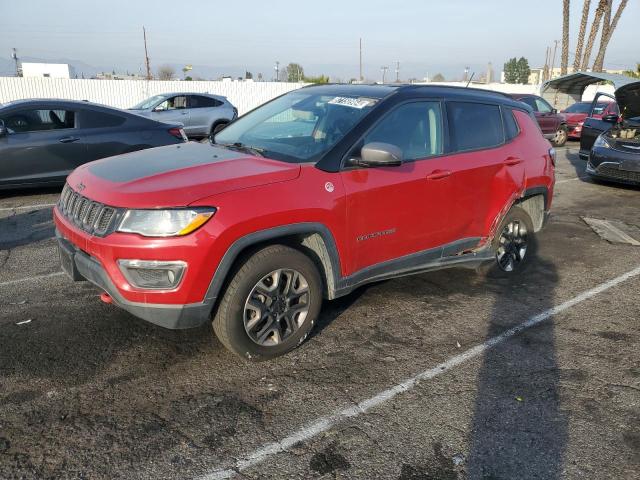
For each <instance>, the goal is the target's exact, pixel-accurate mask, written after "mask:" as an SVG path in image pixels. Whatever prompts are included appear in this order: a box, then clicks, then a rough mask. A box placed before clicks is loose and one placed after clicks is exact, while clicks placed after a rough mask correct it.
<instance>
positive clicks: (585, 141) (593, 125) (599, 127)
mask: <svg viewBox="0 0 640 480" xmlns="http://www.w3.org/2000/svg"><path fill="white" fill-rule="evenodd" d="M602 97H608V98H611V99H612V100H613V101H614V102H615V97H613V96H611V95H609V94H608V93H601V92H600V93H596V96H595V98H594V99H593V102H591V108H590V109H589V114H588V116H587V118H586V119H585V120H584V124H583V125H582V134H581V135H580V156H581V157H586V156H588V155H589V152H590V151H591V147H593V143H594V142H595V141H596V138H598V136H599V135H600V134H601V133H602V132H606V131H607V130H609V129H610V128H611V127H612V126H613V123H611V122H605V121H604V120H602V116H601V115H599V117H594V116H593V114H594V110H596V106H597V105H598V102H602V101H603V98H602ZM616 108H617V104H616Z"/></svg>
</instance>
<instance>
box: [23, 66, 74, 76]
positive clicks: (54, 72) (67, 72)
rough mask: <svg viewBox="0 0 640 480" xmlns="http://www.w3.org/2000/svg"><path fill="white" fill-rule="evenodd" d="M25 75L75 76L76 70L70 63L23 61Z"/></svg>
mask: <svg viewBox="0 0 640 480" xmlns="http://www.w3.org/2000/svg"><path fill="white" fill-rule="evenodd" d="M21 67H22V76H23V77H50V78H75V76H76V72H75V71H74V69H73V67H72V66H71V65H69V64H68V63H29V62H22V64H21Z"/></svg>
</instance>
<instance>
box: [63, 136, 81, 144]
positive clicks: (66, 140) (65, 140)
mask: <svg viewBox="0 0 640 480" xmlns="http://www.w3.org/2000/svg"><path fill="white" fill-rule="evenodd" d="M78 140H80V139H79V138H78V137H62V138H61V139H60V140H58V141H59V142H60V143H73V142H77V141H78Z"/></svg>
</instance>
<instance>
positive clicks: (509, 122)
mask: <svg viewBox="0 0 640 480" xmlns="http://www.w3.org/2000/svg"><path fill="white" fill-rule="evenodd" d="M502 121H503V122H504V136H505V140H506V141H509V140H511V139H513V138H516V137H517V136H518V134H519V133H520V128H519V127H518V123H517V122H516V119H515V118H514V116H513V110H511V109H510V108H503V110H502Z"/></svg>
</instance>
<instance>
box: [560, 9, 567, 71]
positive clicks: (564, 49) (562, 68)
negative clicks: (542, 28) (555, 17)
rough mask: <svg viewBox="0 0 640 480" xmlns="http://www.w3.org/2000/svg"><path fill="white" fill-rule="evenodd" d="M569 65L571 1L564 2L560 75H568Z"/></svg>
mask: <svg viewBox="0 0 640 480" xmlns="http://www.w3.org/2000/svg"><path fill="white" fill-rule="evenodd" d="M568 65H569V0H563V1H562V55H561V57H560V75H566V74H567V66H568Z"/></svg>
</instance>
